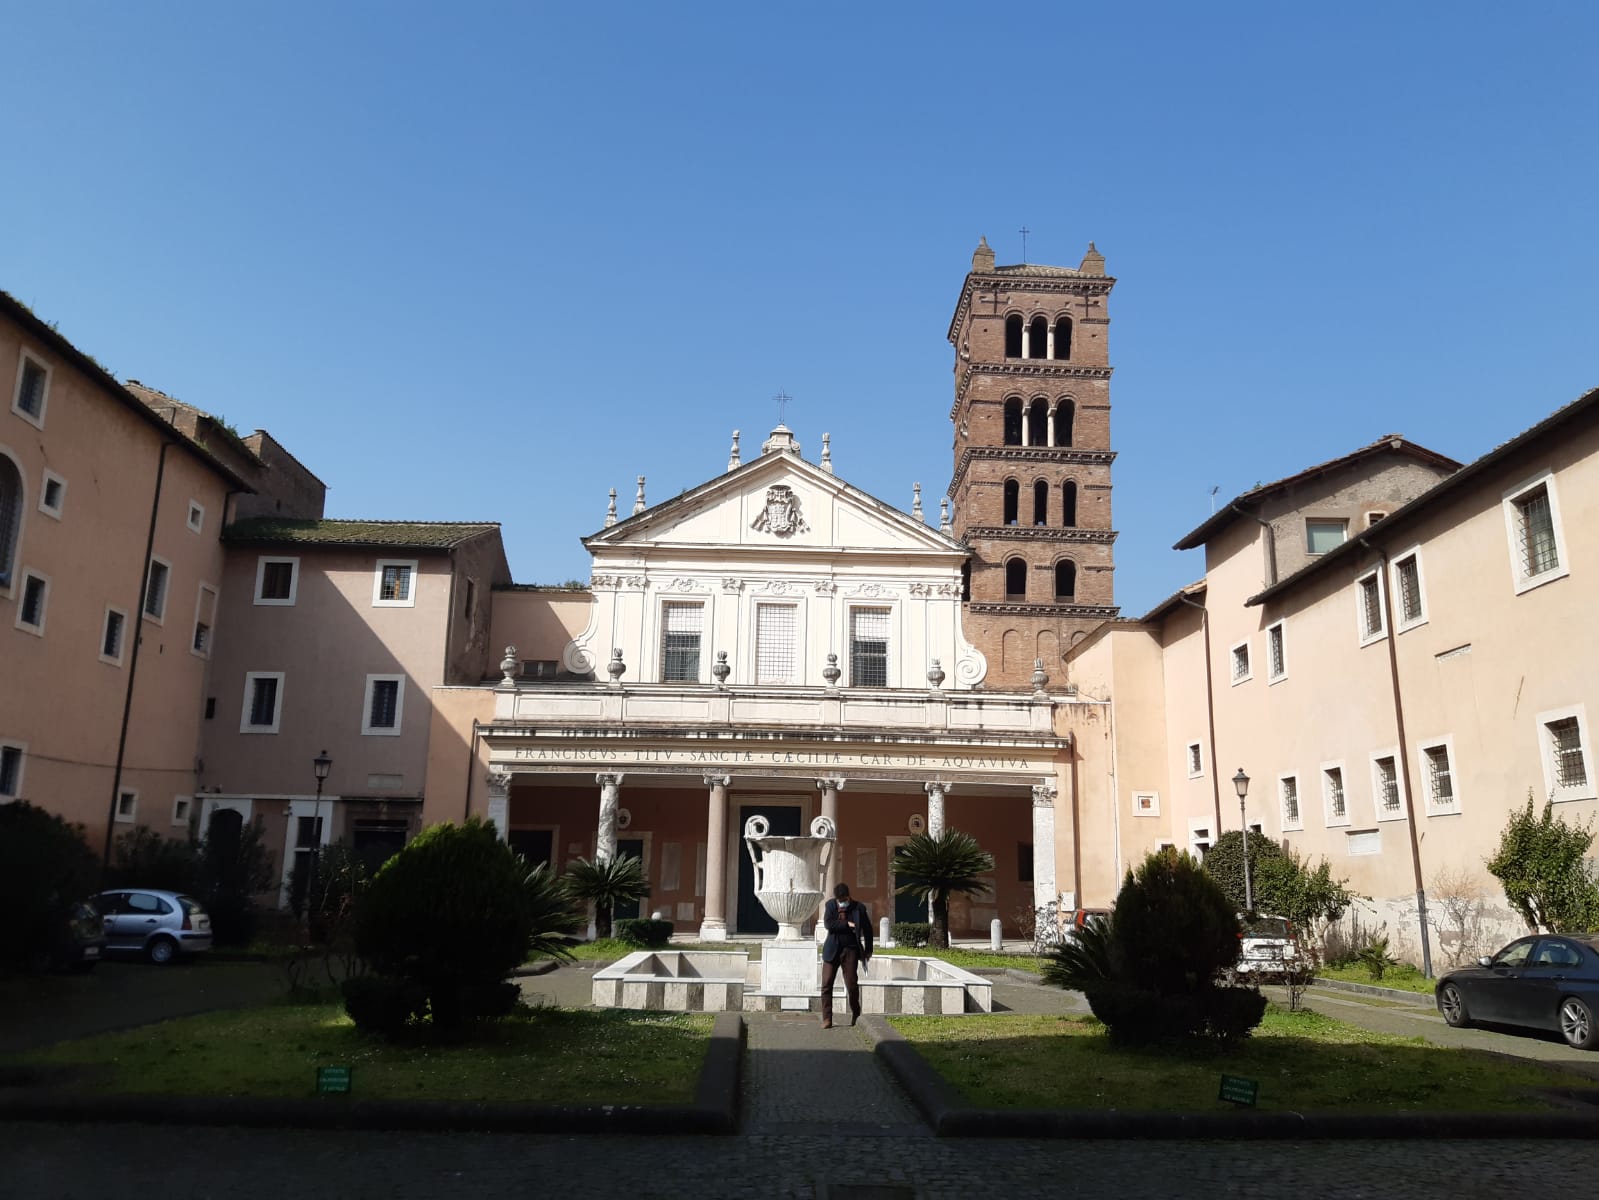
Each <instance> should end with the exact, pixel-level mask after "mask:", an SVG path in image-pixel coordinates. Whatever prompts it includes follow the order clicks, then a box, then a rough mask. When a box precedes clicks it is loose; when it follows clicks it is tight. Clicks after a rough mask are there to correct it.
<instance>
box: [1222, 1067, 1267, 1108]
mask: <svg viewBox="0 0 1599 1200" xmlns="http://www.w3.org/2000/svg"><path fill="white" fill-rule="evenodd" d="M1259 1094H1260V1084H1258V1083H1256V1082H1255V1081H1254V1080H1253V1079H1242V1078H1240V1077H1239V1076H1237V1075H1223V1076H1222V1077H1221V1094H1220V1095H1219V1096H1218V1097H1217V1099H1219V1100H1227V1101H1230V1102H1232V1103H1233V1104H1247V1105H1249V1107H1250V1108H1253V1107H1255V1097H1256V1096H1258V1095H1259Z"/></svg>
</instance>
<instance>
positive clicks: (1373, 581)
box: [1355, 571, 1386, 646]
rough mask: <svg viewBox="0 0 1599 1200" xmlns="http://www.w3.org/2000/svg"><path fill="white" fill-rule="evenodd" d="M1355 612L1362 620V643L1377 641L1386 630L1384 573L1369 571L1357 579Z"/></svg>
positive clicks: (1359, 619) (1357, 617) (1360, 620)
mask: <svg viewBox="0 0 1599 1200" xmlns="http://www.w3.org/2000/svg"><path fill="white" fill-rule="evenodd" d="M1355 601H1356V604H1357V605H1358V611H1357V613H1356V614H1355V615H1356V619H1357V620H1358V621H1359V622H1360V644H1361V645H1362V646H1364V645H1366V644H1367V643H1369V642H1375V641H1376V640H1377V639H1379V638H1380V637H1382V636H1383V634H1384V633H1385V632H1386V627H1385V626H1384V624H1383V619H1382V575H1381V574H1379V573H1378V572H1376V571H1371V572H1368V573H1367V574H1365V575H1362V576H1361V577H1360V578H1359V579H1357V580H1356V581H1355Z"/></svg>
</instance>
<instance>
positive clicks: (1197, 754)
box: [1188, 742, 1205, 779]
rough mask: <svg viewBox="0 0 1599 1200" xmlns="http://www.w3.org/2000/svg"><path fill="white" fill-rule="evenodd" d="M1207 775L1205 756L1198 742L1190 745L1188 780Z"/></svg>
mask: <svg viewBox="0 0 1599 1200" xmlns="http://www.w3.org/2000/svg"><path fill="white" fill-rule="evenodd" d="M1204 773H1205V755H1204V753H1203V751H1202V750H1201V749H1200V746H1199V743H1198V742H1189V743H1188V778H1190V779H1198V778H1199V777H1200V776H1201V775H1203V774H1204Z"/></svg>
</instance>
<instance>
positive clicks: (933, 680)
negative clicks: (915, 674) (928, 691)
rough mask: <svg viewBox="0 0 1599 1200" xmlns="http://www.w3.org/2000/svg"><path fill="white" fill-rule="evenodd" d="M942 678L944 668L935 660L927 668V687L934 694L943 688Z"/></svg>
mask: <svg viewBox="0 0 1599 1200" xmlns="http://www.w3.org/2000/svg"><path fill="white" fill-rule="evenodd" d="M944 678H945V676H944V667H943V665H942V664H941V663H940V662H939V661H938V659H936V658H935V659H934V660H933V661H932V663H931V664H930V665H929V666H928V668H927V683H928V686H929V687H931V688H932V689H933V691H935V692H936V691H938V690H939V689H940V688H941V687H943V686H944Z"/></svg>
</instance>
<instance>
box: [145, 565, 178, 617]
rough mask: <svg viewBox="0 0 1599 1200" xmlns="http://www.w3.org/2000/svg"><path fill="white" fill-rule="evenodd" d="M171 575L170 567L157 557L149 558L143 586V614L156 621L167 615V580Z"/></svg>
mask: <svg viewBox="0 0 1599 1200" xmlns="http://www.w3.org/2000/svg"><path fill="white" fill-rule="evenodd" d="M171 575H172V567H171V566H170V565H169V564H168V563H166V562H164V561H162V560H161V559H159V558H155V557H152V558H151V559H150V577H149V579H148V581H147V582H146V583H145V588H144V615H145V616H147V617H152V618H154V619H155V620H156V621H162V620H165V619H166V615H167V580H168V579H169V578H170V577H171Z"/></svg>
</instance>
